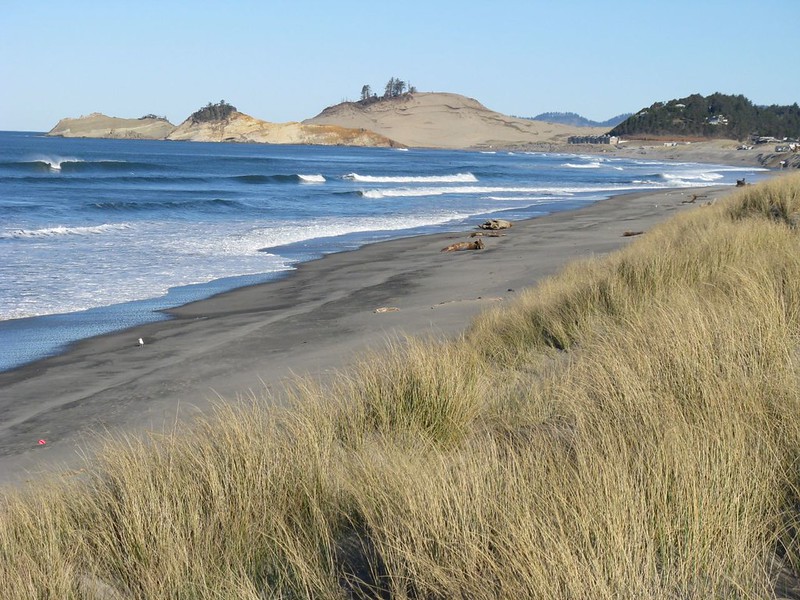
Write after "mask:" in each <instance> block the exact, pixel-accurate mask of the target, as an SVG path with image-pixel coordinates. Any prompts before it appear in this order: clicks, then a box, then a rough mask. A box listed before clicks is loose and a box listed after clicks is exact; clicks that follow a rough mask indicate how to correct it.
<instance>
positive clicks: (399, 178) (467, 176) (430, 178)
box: [342, 173, 478, 183]
mask: <svg viewBox="0 0 800 600" xmlns="http://www.w3.org/2000/svg"><path fill="white" fill-rule="evenodd" d="M342 179H347V180H349V181H357V182H359V183H474V182H476V181H478V178H477V177H475V175H473V174H472V173H456V174H454V175H420V176H406V175H359V174H358V173H350V174H348V175H345V176H344V177H342Z"/></svg>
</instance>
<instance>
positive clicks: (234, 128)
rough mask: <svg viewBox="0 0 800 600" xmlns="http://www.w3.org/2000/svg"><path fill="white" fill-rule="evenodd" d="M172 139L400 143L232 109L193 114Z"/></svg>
mask: <svg viewBox="0 0 800 600" xmlns="http://www.w3.org/2000/svg"><path fill="white" fill-rule="evenodd" d="M167 139H168V140H183V141H191V142H256V143H266V144H314V145H321V146H380V147H397V146H400V144H398V143H397V142H395V141H394V140H391V139H389V138H387V137H386V136H383V135H380V134H377V133H374V132H372V131H368V130H367V129H365V128H348V127H340V126H337V125H319V124H310V125H306V124H302V123H295V122H290V123H270V122H269V121H262V120H261V119H256V118H254V117H251V116H250V115H246V114H244V113H240V112H238V111H234V112H232V113H231V114H230V115H229V116H228V117H227V118H225V119H217V120H212V121H200V122H198V121H196V120H193V119H192V118H191V117H190V118H188V119H186V120H185V121H184V122H183V123H181V124H180V125H179V126H178V127H176V128H175V130H174V131H172V132H171V133H170V134H169V135H168V136H167Z"/></svg>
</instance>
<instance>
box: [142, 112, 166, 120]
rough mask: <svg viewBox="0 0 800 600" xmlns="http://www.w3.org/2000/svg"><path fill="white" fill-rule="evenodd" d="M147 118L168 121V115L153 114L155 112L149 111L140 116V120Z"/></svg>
mask: <svg viewBox="0 0 800 600" xmlns="http://www.w3.org/2000/svg"><path fill="white" fill-rule="evenodd" d="M145 119H155V120H157V121H166V120H167V116H166V115H163V116H162V115H156V114H153V113H147V114H146V115H143V116H141V117H139V120H140V121H144V120H145Z"/></svg>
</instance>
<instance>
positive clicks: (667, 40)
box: [0, 0, 800, 131]
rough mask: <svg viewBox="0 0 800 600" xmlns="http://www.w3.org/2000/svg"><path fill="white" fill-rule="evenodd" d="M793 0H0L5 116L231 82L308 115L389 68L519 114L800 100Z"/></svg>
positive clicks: (293, 114)
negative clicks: (716, 95) (683, 102)
mask: <svg viewBox="0 0 800 600" xmlns="http://www.w3.org/2000/svg"><path fill="white" fill-rule="evenodd" d="M798 23H800V3H798V2H797V0H771V1H770V2H763V1H750V0H727V1H725V2H722V1H717V0H688V1H685V0H672V1H670V2H665V1H663V0H662V1H651V0H639V1H633V0H618V1H615V0H607V1H604V0H593V1H592V0H571V1H566V2H557V1H556V0H549V1H546V2H545V1H540V0H527V1H516V0H513V1H505V0H493V1H492V2H488V1H486V0H484V1H477V0H457V1H451V0H441V1H437V0H427V1H417V0H402V1H385V0H367V1H355V0H330V1H328V2H326V1H314V0H288V1H283V0H263V1H260V2H259V1H248V0H242V1H237V0H217V1H216V2H211V1H206V0H195V1H191V2H190V1H185V2H178V1H173V0H160V1H158V2H155V1H151V0H136V1H127V2H123V1H117V0H102V1H101V0H96V1H86V0H61V1H59V2H55V1H51V0H37V1H35V2H31V0H0V56H2V59H0V130H18V131H48V130H49V129H51V128H52V127H54V126H55V124H56V123H57V122H58V120H59V119H61V118H63V117H78V116H80V115H86V114H89V113H92V112H101V113H104V114H107V115H109V116H116V117H128V118H135V117H140V116H142V115H144V114H148V113H155V114H158V115H165V116H167V118H168V119H169V120H170V121H171V122H173V123H175V124H178V123H180V122H181V121H183V120H184V119H185V118H186V117H188V116H189V115H190V114H191V113H192V112H194V111H195V110H197V109H198V108H200V107H202V106H204V105H206V104H207V103H208V102H217V101H219V100H223V99H224V100H225V101H227V102H230V103H231V104H233V105H235V106H236V107H237V108H238V109H239V110H240V111H242V112H245V113H247V114H250V115H252V116H254V117H257V118H260V119H264V120H267V121H274V122H284V121H301V120H303V119H307V118H310V117H313V116H315V115H317V114H318V113H319V112H321V111H322V110H323V109H324V108H325V107H327V106H330V105H332V104H337V103H339V102H342V101H344V100H357V99H358V98H359V96H360V93H361V88H362V86H363V85H365V84H366V85H369V86H370V87H371V88H372V90H373V91H375V92H377V93H379V94H380V93H382V92H383V89H384V87H385V85H386V82H387V81H388V80H389V78H391V77H398V78H400V79H402V80H404V81H407V82H410V83H411V84H412V85H414V86H415V87H416V88H417V90H418V91H420V92H434V91H435V92H452V93H457V94H463V95H465V96H469V97H471V98H475V99H476V100H478V101H480V102H481V103H482V104H484V105H485V106H487V107H488V108H490V109H492V110H496V111H498V112H501V113H504V114H508V115H516V116H523V117H528V116H535V115H537V114H539V113H542V112H548V111H560V112H576V113H579V114H581V115H583V116H585V117H587V118H590V119H594V120H605V119H608V118H610V117H612V116H615V115H617V114H620V113H624V112H636V111H638V110H639V109H641V108H643V107H645V106H649V105H651V104H652V103H653V102H657V101H665V100H670V99H673V98H681V97H685V96H688V95H690V94H693V93H700V94H703V95H707V94H710V93H713V92H722V93H727V94H744V95H745V96H746V97H748V98H749V99H750V100H752V101H753V102H755V103H756V104H792V103H794V102H800V63H799V62H798V61H797V60H796V57H795V55H796V53H795V50H794V49H795V48H796V45H797V42H798V39H800V30H798Z"/></svg>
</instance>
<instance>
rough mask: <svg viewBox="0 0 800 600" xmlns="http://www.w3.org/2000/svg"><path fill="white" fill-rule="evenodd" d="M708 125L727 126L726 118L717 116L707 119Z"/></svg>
mask: <svg viewBox="0 0 800 600" xmlns="http://www.w3.org/2000/svg"><path fill="white" fill-rule="evenodd" d="M706 121H707V122H708V124H709V125H727V124H728V117H725V116H723V115H717V116H714V117H708V119H706Z"/></svg>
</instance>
